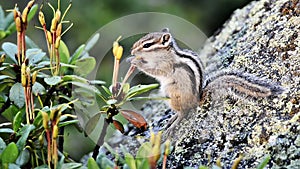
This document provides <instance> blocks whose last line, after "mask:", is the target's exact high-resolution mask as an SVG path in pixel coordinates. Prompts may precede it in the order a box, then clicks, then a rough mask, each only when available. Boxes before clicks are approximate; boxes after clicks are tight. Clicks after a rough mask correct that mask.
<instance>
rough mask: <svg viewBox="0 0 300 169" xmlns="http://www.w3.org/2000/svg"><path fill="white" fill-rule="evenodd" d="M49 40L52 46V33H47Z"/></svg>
mask: <svg viewBox="0 0 300 169" xmlns="http://www.w3.org/2000/svg"><path fill="white" fill-rule="evenodd" d="M47 40H48V43H49V44H52V34H51V32H50V31H47Z"/></svg>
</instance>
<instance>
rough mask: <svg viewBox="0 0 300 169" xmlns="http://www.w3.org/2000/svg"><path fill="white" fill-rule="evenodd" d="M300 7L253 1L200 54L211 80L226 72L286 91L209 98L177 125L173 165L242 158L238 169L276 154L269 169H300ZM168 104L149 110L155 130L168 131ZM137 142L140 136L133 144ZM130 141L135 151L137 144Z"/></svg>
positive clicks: (284, 1)
mask: <svg viewBox="0 0 300 169" xmlns="http://www.w3.org/2000/svg"><path fill="white" fill-rule="evenodd" d="M299 35H300V2H298V1H292V0H260V1H253V2H252V3H250V4H248V5H247V6H245V7H244V8H242V9H238V10H236V11H235V12H234V13H233V15H232V16H231V18H230V19H229V20H228V21H227V22H226V23H225V24H224V25H223V28H221V29H220V31H219V32H218V33H216V34H215V35H214V36H212V37H210V38H209V39H208V40H207V42H206V44H205V46H204V48H203V49H202V50H201V52H200V57H201V58H202V60H204V62H205V64H206V75H207V76H209V75H210V74H211V73H212V72H214V71H216V70H217V71H219V70H221V69H226V70H233V71H236V70H238V71H241V72H245V73H249V74H253V75H255V76H258V77H261V78H266V79H270V80H271V81H273V82H275V83H278V84H281V85H282V86H283V87H284V88H285V89H286V91H285V92H284V93H283V94H281V95H278V96H274V97H270V98H263V99H249V100H248V99H247V98H245V99H232V98H231V97H224V98H214V97H210V98H206V99H205V101H204V104H203V105H202V106H201V107H199V108H198V109H197V111H192V112H190V113H189V115H188V117H187V118H186V119H184V120H183V121H182V122H181V123H180V126H178V127H177V129H176V131H175V133H174V136H173V137H172V139H173V140H172V141H173V142H175V143H174V145H175V150H174V151H173V153H172V154H171V155H170V156H169V157H168V168H179V167H182V166H199V165H208V166H212V165H214V164H215V163H216V161H217V159H218V158H220V159H221V164H222V166H223V167H224V168H231V166H232V163H233V161H234V160H235V159H236V158H238V157H239V155H241V154H242V155H243V158H242V160H241V162H240V163H239V168H256V167H257V166H258V165H259V163H260V162H261V161H262V160H263V159H264V157H266V155H270V156H271V160H270V162H269V163H268V165H267V167H268V168H280V167H287V168H300V119H299V114H300V106H299V105H300V49H299V46H300V36H299ZM167 110H168V108H167V106H166V105H165V104H164V103H161V102H158V101H155V102H150V103H148V104H146V105H145V106H144V109H143V111H144V113H145V116H146V118H147V120H148V121H149V122H150V124H152V126H154V127H157V126H162V125H163V123H161V119H162V118H166V116H168V114H170V113H168V112H167V113H166V111H167ZM133 140H135V139H133ZM133 140H131V139H127V140H126V141H125V142H127V143H129V145H128V146H129V147H135V146H137V147H138V145H136V144H139V143H138V141H136V140H135V141H133Z"/></svg>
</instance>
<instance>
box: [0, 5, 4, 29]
mask: <svg viewBox="0 0 300 169" xmlns="http://www.w3.org/2000/svg"><path fill="white" fill-rule="evenodd" d="M4 19H5V15H4V11H3V9H2V7H1V5H0V30H4V29H5V26H4V25H5V22H4Z"/></svg>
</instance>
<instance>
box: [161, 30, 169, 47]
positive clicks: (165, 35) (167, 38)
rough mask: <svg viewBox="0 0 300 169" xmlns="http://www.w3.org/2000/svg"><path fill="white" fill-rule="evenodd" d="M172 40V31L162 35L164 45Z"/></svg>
mask: <svg viewBox="0 0 300 169" xmlns="http://www.w3.org/2000/svg"><path fill="white" fill-rule="evenodd" d="M170 40H171V34H170V33H164V34H163V35H162V36H161V43H162V44H163V45H165V44H166V43H169V42H170Z"/></svg>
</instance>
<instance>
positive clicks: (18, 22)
mask: <svg viewBox="0 0 300 169" xmlns="http://www.w3.org/2000/svg"><path fill="white" fill-rule="evenodd" d="M15 23H16V29H17V32H21V31H22V21H21V18H20V17H16V20H15Z"/></svg>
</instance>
